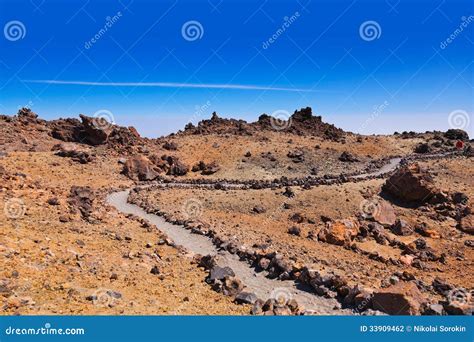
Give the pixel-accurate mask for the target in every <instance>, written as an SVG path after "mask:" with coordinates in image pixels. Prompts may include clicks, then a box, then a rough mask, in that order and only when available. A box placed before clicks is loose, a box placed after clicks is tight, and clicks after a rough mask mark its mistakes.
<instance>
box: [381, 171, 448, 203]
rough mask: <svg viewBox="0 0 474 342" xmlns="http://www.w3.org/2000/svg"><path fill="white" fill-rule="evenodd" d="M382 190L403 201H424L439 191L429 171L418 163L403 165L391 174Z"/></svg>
mask: <svg viewBox="0 0 474 342" xmlns="http://www.w3.org/2000/svg"><path fill="white" fill-rule="evenodd" d="M382 190H383V191H385V192H387V193H389V194H391V195H393V196H395V197H397V198H398V199H400V200H402V201H404V202H416V203H424V202H426V201H428V200H429V199H430V198H432V197H433V196H434V195H435V194H437V193H438V192H439V191H438V189H436V187H435V186H434V184H433V178H432V177H431V175H430V173H429V172H428V171H427V170H425V169H423V168H421V167H420V165H419V164H418V163H414V164H411V165H405V166H403V167H401V168H400V169H399V170H398V171H397V172H395V174H393V175H392V176H391V177H390V178H389V179H387V181H386V182H385V184H384V185H383V187H382Z"/></svg>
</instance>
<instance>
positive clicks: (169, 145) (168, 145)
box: [163, 141, 178, 151]
mask: <svg viewBox="0 0 474 342" xmlns="http://www.w3.org/2000/svg"><path fill="white" fill-rule="evenodd" d="M163 148H164V149H165V150H168V151H176V150H177V149H178V144H176V143H175V142H174V141H167V142H165V143H164V144H163Z"/></svg>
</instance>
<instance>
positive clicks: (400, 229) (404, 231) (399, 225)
mask: <svg viewBox="0 0 474 342" xmlns="http://www.w3.org/2000/svg"><path fill="white" fill-rule="evenodd" d="M390 229H391V230H392V233H394V234H396V235H402V236H406V235H411V234H413V228H412V227H410V225H409V224H408V223H407V222H406V221H404V220H401V219H397V220H396V222H395V223H394V224H393V225H392V226H391V227H390Z"/></svg>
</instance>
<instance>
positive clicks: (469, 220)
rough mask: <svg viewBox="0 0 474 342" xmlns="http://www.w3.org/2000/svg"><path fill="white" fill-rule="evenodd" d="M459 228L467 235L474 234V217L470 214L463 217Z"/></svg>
mask: <svg viewBox="0 0 474 342" xmlns="http://www.w3.org/2000/svg"><path fill="white" fill-rule="evenodd" d="M458 228H459V229H460V230H462V231H463V232H465V233H468V234H474V215H473V214H469V215H467V216H466V217H463V218H462V219H461V220H460V221H459V224H458Z"/></svg>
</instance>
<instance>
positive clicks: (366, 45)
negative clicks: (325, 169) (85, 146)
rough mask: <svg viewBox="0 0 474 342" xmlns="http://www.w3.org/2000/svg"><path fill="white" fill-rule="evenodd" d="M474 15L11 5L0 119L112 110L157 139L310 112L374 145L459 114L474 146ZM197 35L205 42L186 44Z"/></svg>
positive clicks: (124, 1)
mask: <svg viewBox="0 0 474 342" xmlns="http://www.w3.org/2000/svg"><path fill="white" fill-rule="evenodd" d="M472 15H474V10H473V2H472V1H469V0H465V1H456V0H451V1H439V0H431V1H421V0H387V1H384V0H379V1H375V0H373V1H368V0H357V1H350V0H348V1H342V0H339V1H337V0H332V1H329V0H327V1H321V0H318V1H317V0H311V1H309V0H298V1H290V0H288V1H261V2H258V1H245V0H244V1H242V0H240V1H237V0H234V1H230V0H227V1H221V0H209V1H208V0H204V1H196V0H195V1H191V0H188V1H184V0H180V1H141V0H121V1H105V0H103V1H72V0H69V1H66V0H64V1H47V0H46V1H44V0H31V1H30V0H26V1H23V0H14V1H13V0H1V1H0V25H1V28H3V35H2V36H0V113H3V114H13V113H16V111H17V109H18V107H19V106H30V107H31V108H32V109H33V110H34V111H35V112H37V113H38V114H39V115H40V116H41V117H43V118H47V119H51V118H57V117H70V116H77V115H78V114H79V113H85V114H88V115H93V114H94V113H95V112H97V111H99V110H102V109H105V110H108V111H110V112H111V113H112V115H113V117H114V120H115V122H116V123H118V124H124V125H134V126H136V127H137V128H138V130H139V131H140V132H141V133H142V134H144V135H147V136H157V135H162V134H167V133H170V132H172V131H175V130H177V129H179V128H182V127H183V126H184V124H185V123H187V122H189V121H193V122H197V121H198V120H201V119H203V118H208V117H209V116H210V113H211V112H212V111H217V112H218V113H219V114H221V115H222V116H224V117H238V118H243V119H246V120H255V119H256V118H257V117H258V116H259V115H260V114H261V113H264V112H265V113H268V114H271V113H273V112H274V111H277V110H286V111H289V112H292V111H293V110H294V109H296V108H300V107H306V106H311V107H313V110H314V112H315V113H317V114H319V115H322V116H323V118H324V119H325V120H326V121H329V122H331V123H335V124H336V125H338V126H340V127H342V128H344V129H347V130H352V131H357V132H362V133H392V132H393V131H395V130H399V131H401V130H417V131H425V130H428V129H442V130H445V129H447V128H449V127H450V124H449V120H448V118H449V114H450V113H452V112H453V111H461V113H467V114H468V117H467V119H468V120H470V126H467V125H466V124H461V125H464V126H463V128H464V129H466V130H467V131H469V132H470V134H471V135H473V131H472V125H473V124H474V123H473V121H474V120H472V113H473V111H474V102H473V101H474V100H473V99H474V92H473V86H474V64H473V56H474V17H470V16H472ZM114 16H115V19H112V18H113V17H114ZM107 17H109V19H111V20H112V21H113V24H112V25H110V26H109V27H107V30H104V27H105V26H106V23H107V19H106V18H107ZM285 18H286V19H287V21H288V22H291V23H289V24H288V25H286V26H285V25H284V23H285ZM11 21H19V22H20V23H21V24H22V25H23V27H21V25H20V26H18V24H17V23H13V24H11ZM189 21H196V22H198V24H199V25H200V27H199V26H197V30H198V31H199V33H198V36H197V37H196V36H193V35H192V30H191V31H190V33H189V32H188V34H187V33H185V34H184V36H183V25H184V24H185V23H187V22H189ZM368 21H372V22H375V24H374V23H368V24H367V25H368V26H369V27H368V31H367V32H365V33H364V31H363V30H362V33H361V30H360V29H361V25H363V23H366V22H368ZM463 23H464V24H465V25H464V26H463ZM15 24H16V25H17V27H16V28H19V36H18V31H17V32H15V31H14V30H11V31H10V29H11V27H10V26H15ZM371 25H372V28H374V29H375V31H376V32H375V33H376V35H375V37H374V36H371V35H370V28H371ZM461 26H462V31H460V30H459V29H460V27H461ZM282 27H285V29H284V30H282ZM13 28H15V27H13ZM191 28H192V27H191ZM201 28H202V30H201ZM101 29H102V31H101ZM456 30H457V31H456ZM15 34H17V35H15ZM94 36H96V37H98V39H96V41H95V42H91V39H92V38H93V37H94ZM272 36H273V37H274V38H275V39H274V40H273V42H269V39H270V38H271V37H272ZM450 36H451V38H453V37H454V39H452V41H451V42H450V43H446V39H447V38H448V37H450ZM185 38H186V39H185ZM194 38H197V39H195V40H193V39H194ZM373 38H375V39H373ZM86 45H87V46H86ZM264 45H265V46H264ZM31 80H36V81H38V80H46V81H48V80H55V81H56V82H59V83H60V84H51V83H41V82H40V83H33V82H30V81H31ZM64 82H73V83H74V84H64ZM77 82H85V84H77ZM93 83H95V84H93ZM129 83H133V85H130V84H129ZM136 83H141V86H137V85H136ZM163 83H165V84H163ZM99 84H100V85H99ZM183 84H184V85H188V87H183ZM222 85H225V86H222ZM240 85H244V86H249V87H250V89H241V88H239V86H240ZM189 86H190V87H189ZM196 86H198V88H193V87H196ZM235 86H237V87H235ZM262 88H263V89H262ZM267 88H268V89H267ZM273 88H283V89H279V90H278V89H273ZM295 88H296V89H298V90H297V91H291V90H294V89H295ZM462 115H465V114H461V116H462ZM462 119H465V117H463V118H462ZM465 121H466V120H464V122H465ZM451 125H452V124H451Z"/></svg>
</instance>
